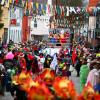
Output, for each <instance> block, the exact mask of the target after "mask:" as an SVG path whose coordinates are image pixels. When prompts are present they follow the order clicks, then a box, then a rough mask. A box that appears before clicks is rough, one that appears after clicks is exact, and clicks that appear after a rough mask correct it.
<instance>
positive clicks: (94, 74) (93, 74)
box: [86, 61, 100, 86]
mask: <svg viewBox="0 0 100 100" xmlns="http://www.w3.org/2000/svg"><path fill="white" fill-rule="evenodd" d="M98 71H100V63H99V62H98V61H96V64H95V65H94V68H93V69H92V70H91V71H90V72H89V74H88V77H87V82H86V85H87V84H88V83H91V84H92V86H95V85H96V84H97V81H98V79H97V78H98V76H99V73H98Z"/></svg>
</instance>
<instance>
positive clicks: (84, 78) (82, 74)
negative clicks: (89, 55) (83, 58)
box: [80, 65, 89, 92]
mask: <svg viewBox="0 0 100 100" xmlns="http://www.w3.org/2000/svg"><path fill="white" fill-rule="evenodd" d="M88 73H89V68H88V66H87V65H82V66H81V69H80V92H82V90H83V88H84V86H85V84H86V81H87V76H88Z"/></svg>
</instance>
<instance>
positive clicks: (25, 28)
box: [22, 16, 28, 42]
mask: <svg viewBox="0 0 100 100" xmlns="http://www.w3.org/2000/svg"><path fill="white" fill-rule="evenodd" d="M27 38H28V16H23V19H22V42H26V41H27Z"/></svg>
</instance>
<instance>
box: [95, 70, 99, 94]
mask: <svg viewBox="0 0 100 100" xmlns="http://www.w3.org/2000/svg"><path fill="white" fill-rule="evenodd" d="M94 90H95V91H96V92H98V93H99V94H100V71H99V72H98V80H97V83H96V85H95V86H94Z"/></svg>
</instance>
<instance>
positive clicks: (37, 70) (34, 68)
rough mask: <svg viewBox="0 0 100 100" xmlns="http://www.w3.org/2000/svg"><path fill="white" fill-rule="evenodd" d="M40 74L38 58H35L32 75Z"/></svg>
mask: <svg viewBox="0 0 100 100" xmlns="http://www.w3.org/2000/svg"><path fill="white" fill-rule="evenodd" d="M38 72H39V66H38V60H37V58H36V57H34V59H33V62H32V73H33V74H35V73H38Z"/></svg>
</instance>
